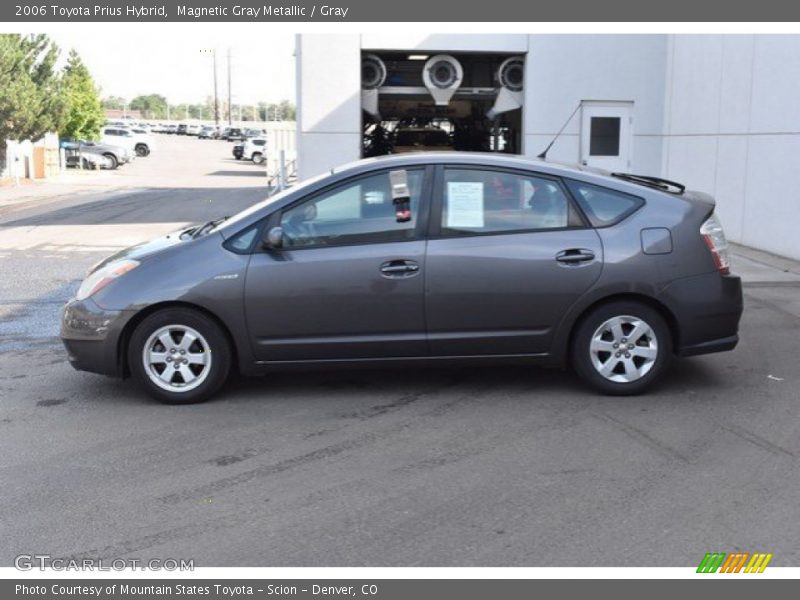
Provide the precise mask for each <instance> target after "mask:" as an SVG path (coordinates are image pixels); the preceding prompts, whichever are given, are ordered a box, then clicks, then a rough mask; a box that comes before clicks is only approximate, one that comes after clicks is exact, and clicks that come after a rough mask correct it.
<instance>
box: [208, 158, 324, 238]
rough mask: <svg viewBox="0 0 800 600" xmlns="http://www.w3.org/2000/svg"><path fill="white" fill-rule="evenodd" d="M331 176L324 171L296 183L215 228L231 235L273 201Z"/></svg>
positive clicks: (226, 234) (226, 235)
mask: <svg viewBox="0 0 800 600" xmlns="http://www.w3.org/2000/svg"><path fill="white" fill-rule="evenodd" d="M329 176H330V174H329V173H323V174H322V175H317V176H316V177H312V178H311V179H307V180H306V181H304V182H303V183H300V184H298V185H295V186H294V187H291V188H289V189H286V190H283V191H282V192H278V193H277V194H275V195H274V196H270V197H269V198H267V199H266V200H262V201H261V202H258V203H256V204H254V205H253V206H251V207H250V208H245V209H244V210H243V211H241V212H239V213H236V214H235V215H233V216H232V217H231V218H230V219H226V220H225V221H224V222H222V223H220V224H219V225H217V226H216V227H215V228H214V229H213V230H214V231H220V232H223V233H222V235H224V236H225V237H228V236H229V235H231V234H233V233H235V232H236V231H237V230H238V228H239V225H240V224H241V223H242V222H244V221H246V220H247V219H249V218H250V217H251V216H253V215H254V214H256V213H258V212H259V211H261V210H263V209H264V208H266V207H267V206H269V205H270V204H272V203H273V202H277V201H278V200H281V199H282V198H285V197H286V196H288V195H289V194H292V193H294V192H298V191H300V190H303V189H305V188H307V187H309V186H311V185H312V184H315V183H317V182H318V181H321V180H322V179H325V178H326V177H329Z"/></svg>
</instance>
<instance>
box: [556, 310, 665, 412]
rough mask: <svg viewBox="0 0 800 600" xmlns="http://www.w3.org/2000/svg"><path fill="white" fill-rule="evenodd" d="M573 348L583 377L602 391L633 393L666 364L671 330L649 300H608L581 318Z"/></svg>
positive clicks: (655, 377) (647, 384)
mask: <svg viewBox="0 0 800 600" xmlns="http://www.w3.org/2000/svg"><path fill="white" fill-rule="evenodd" d="M631 335H633V336H635V339H634V338H632V337H631ZM571 354H572V356H571V359H572V365H573V367H574V369H575V371H576V372H577V373H578V375H579V376H580V377H581V379H583V381H584V382H586V383H587V384H589V385H590V386H592V387H594V388H595V389H596V390H598V391H600V392H602V393H604V394H608V395H613V396H633V395H636V394H641V393H642V392H644V391H645V390H646V389H647V388H649V387H650V386H651V385H653V384H654V383H655V382H656V381H658V379H659V378H660V377H661V376H662V375H663V374H664V373H665V371H666V370H667V368H668V366H669V363H670V360H671V358H672V334H671V333H670V330H669V327H668V326H667V323H666V321H665V320H664V318H663V317H662V316H661V314H660V313H659V312H658V311H657V310H655V309H653V308H651V307H650V306H647V305H646V304H642V303H641V302H635V301H617V302H609V303H607V304H603V305H601V306H599V307H597V308H595V309H594V310H592V311H591V312H590V313H589V314H587V315H586V316H585V317H584V318H583V319H581V321H580V323H579V325H578V327H577V329H576V330H575V334H574V336H573V339H572V353H571Z"/></svg>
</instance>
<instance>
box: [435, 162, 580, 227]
mask: <svg viewBox="0 0 800 600" xmlns="http://www.w3.org/2000/svg"><path fill="white" fill-rule="evenodd" d="M443 200H444V201H443V205H442V223H441V226H442V233H444V234H445V235H469V234H473V233H476V234H480V233H504V232H512V231H529V230H539V229H559V228H564V227H579V226H581V225H582V224H583V223H582V222H581V219H580V216H579V215H578V214H577V212H576V211H575V209H574V208H573V207H572V204H571V203H570V201H569V199H568V198H567V195H566V192H565V191H564V190H563V189H562V188H561V186H560V185H559V184H558V183H557V182H556V181H554V180H552V179H546V178H543V177H537V176H535V175H516V174H513V173H507V172H504V171H486V170H480V169H445V172H444V199H443Z"/></svg>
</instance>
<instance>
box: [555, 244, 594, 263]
mask: <svg viewBox="0 0 800 600" xmlns="http://www.w3.org/2000/svg"><path fill="white" fill-rule="evenodd" d="M556 260H557V261H558V262H560V263H562V264H566V265H578V264H580V263H585V262H589V261H590V260H594V252H592V251H591V250H586V249H585V248H570V249H569V250H562V251H561V252H559V253H558V254H556Z"/></svg>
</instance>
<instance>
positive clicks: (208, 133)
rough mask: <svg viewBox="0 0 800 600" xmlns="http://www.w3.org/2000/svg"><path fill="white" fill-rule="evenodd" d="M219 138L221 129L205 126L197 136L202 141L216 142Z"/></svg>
mask: <svg viewBox="0 0 800 600" xmlns="http://www.w3.org/2000/svg"><path fill="white" fill-rule="evenodd" d="M218 137H219V129H218V128H217V127H216V126H214V125H204V126H203V127H201V128H200V133H198V134H197V138H198V139H201V140H215V139H217V138H218Z"/></svg>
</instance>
